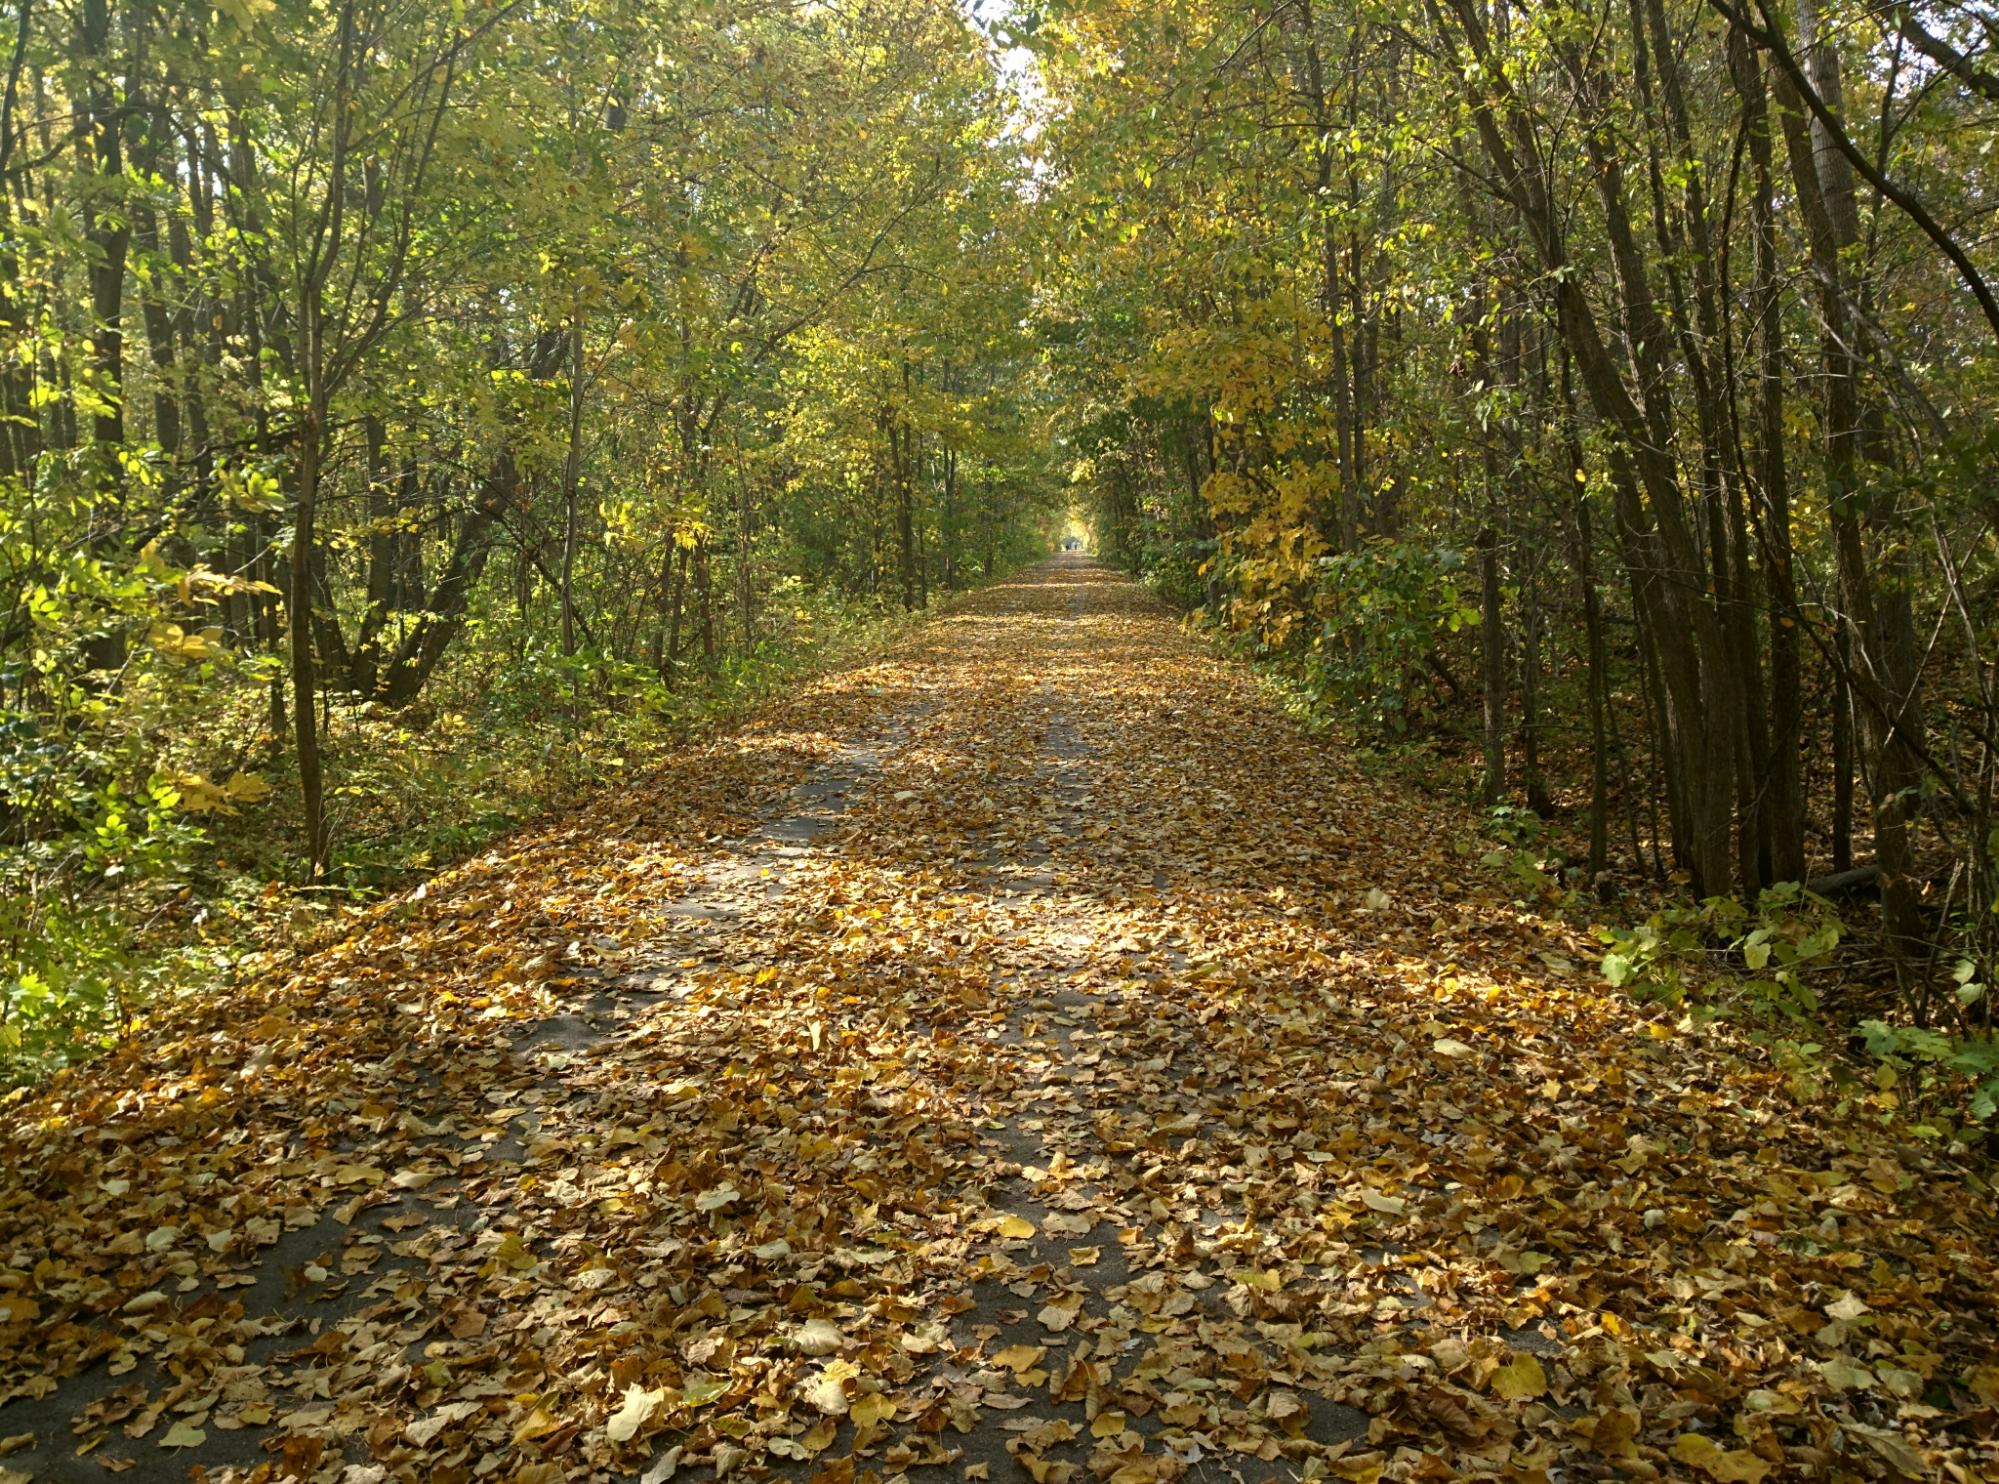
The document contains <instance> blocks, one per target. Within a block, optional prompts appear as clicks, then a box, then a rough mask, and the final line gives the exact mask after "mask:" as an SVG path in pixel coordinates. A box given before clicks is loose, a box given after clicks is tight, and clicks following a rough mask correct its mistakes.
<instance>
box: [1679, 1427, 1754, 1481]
mask: <svg viewBox="0 0 1999 1484" xmlns="http://www.w3.org/2000/svg"><path fill="white" fill-rule="evenodd" d="M1673 1457H1675V1458H1677V1459H1678V1460H1679V1461H1680V1462H1681V1463H1690V1464H1692V1465H1693V1466H1694V1467H1695V1468H1697V1469H1699V1470H1701V1472H1703V1473H1705V1474H1706V1475H1708V1477H1709V1478H1712V1479H1719V1480H1721V1481H1722V1484H1760V1481H1761V1480H1762V1478H1763V1476H1764V1475H1765V1474H1768V1473H1769V1472H1770V1465H1769V1463H1767V1462H1766V1461H1765V1460H1763V1459H1761V1458H1758V1457H1757V1456H1756V1455H1755V1454H1754V1453H1751V1452H1749V1451H1748V1450H1747V1449H1741V1448H1738V1449H1726V1448H1723V1447H1722V1446H1721V1445H1720V1444H1719V1443H1717V1442H1715V1440H1714V1439H1713V1438H1710V1437H1707V1436H1706V1435H1705V1434H1702V1433H1697V1432H1683V1433H1681V1434H1680V1435H1679V1437H1677V1438H1676V1439H1674V1440H1673Z"/></svg>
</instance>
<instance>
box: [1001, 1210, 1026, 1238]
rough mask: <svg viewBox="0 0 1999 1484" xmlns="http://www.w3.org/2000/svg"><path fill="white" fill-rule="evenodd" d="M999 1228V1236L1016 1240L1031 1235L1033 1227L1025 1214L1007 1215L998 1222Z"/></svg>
mask: <svg viewBox="0 0 1999 1484" xmlns="http://www.w3.org/2000/svg"><path fill="white" fill-rule="evenodd" d="M999 1230H1000V1235H1001V1236H1003V1237H1006V1238H1007V1239H1009V1240H1010V1241H1018V1240H1020V1239H1022V1238H1025V1237H1031V1236H1033V1235H1034V1231H1035V1227H1034V1223H1033V1222H1031V1221H1029V1220H1028V1219H1027V1218H1026V1217H1025V1216H1009V1217H1007V1218H1006V1219H1005V1220H1004V1221H1002V1222H1000V1226H999Z"/></svg>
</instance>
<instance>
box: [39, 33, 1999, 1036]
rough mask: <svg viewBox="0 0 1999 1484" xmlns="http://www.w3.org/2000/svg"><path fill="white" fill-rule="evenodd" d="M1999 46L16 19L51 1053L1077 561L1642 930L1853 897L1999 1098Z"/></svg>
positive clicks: (1971, 40)
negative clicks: (267, 936)
mask: <svg viewBox="0 0 1999 1484" xmlns="http://www.w3.org/2000/svg"><path fill="white" fill-rule="evenodd" d="M1995 27H1999V20H1995V17H1994V16H1993V15H1992V14H1991V13H1990V12H1988V11H1986V10H1984V9H1982V8H1979V7H1976V6H1970V5H1964V6H1960V5H1956V4H1945V3H1940V4H1935V5H1923V6H1918V5H1914V4H1910V3H1901V0H1888V3H1881V4H1875V5H1870V6H1861V5H1854V4H1846V3H1843V0H1794V3H1793V4H1792V5H1791V6H1789V7H1786V6H1785V5H1784V4H1782V3H1781V0H1701V3H1694V0H1518V3H1499V4H1488V3H1485V0H1385V3H1384V0H1271V3H1263V0H1255V3H1245V4H1240V5H1234V4H1192V3H1176V0H1149V3H1140V0H1056V3H1051V4H1048V5H1046V6H1041V7H1034V8H1027V9H1022V10H1021V11H1020V12H1018V13H1007V12H1004V11H1002V10H998V9H992V8H982V9H980V10H979V11H977V12H976V13H969V12H963V11H961V10H959V9H958V8H956V7H954V6H952V5H950V4H945V3H941V0H861V3H857V4H854V5H847V6H843V5H828V4H820V3H815V0H743V3H728V4H724V3H713V4H710V3H697V4H688V5H671V6H666V5H655V4H647V3H642V0H561V3H548V0H462V3H454V4H451V5H420V6H409V5H403V4H398V3H385V0H313V3H306V0H215V3H213V4H210V3H178V0H173V3H169V0H131V3H118V4H114V3H112V0H72V3H67V4H55V3H49V0H12V3H10V4H9V5H8V6H7V7H6V14H5V25H4V28H0V30H4V35H5V42H4V56H5V60H4V79H0V88H4V92H0V185H4V190H0V570H4V573H5V589H4V598H5V602H6V609H5V613H4V616H0V871H4V877H5V879H4V887H5V907H4V920H0V943H4V944H5V951H6V954H7V977H8V980H9V984H10V988H9V990H8V995H9V1003H8V1012H7V1016H6V1019H5V1022H4V1025H5V1031H4V1034H5V1036H6V1037H7V1038H8V1043H9V1048H10V1050H13V1051H19V1050H21V1049H22V1048H23V1047H24V1046H27V1045H28V1043H30V1042H32V1041H33V1039H34V1037H35V1036H36V1035H37V1034H39V1032H38V1031H37V1030H36V1024H37V1021H36V1016H37V1015H38V1014H44V1013H47V1012H48V1010H49V1007H50V1006H51V1005H54V1004H56V1003H57V1002H62V1003H74V1004H81V1005H85V1006H89V1007H93V1008H94V1009H95V1010H97V1011H100V1012H101V1011H103V1009H104V1007H105V1006H106V1005H107V1004H110V1003H112V1002H113V1001H116V1000H117V999H118V998H119V997H120V996H121V995H125V994H129V993H131V992H132V990H131V986H132V985H133V984H134V983H135V982H137V981H139V980H142V979H144V977H145V976H146V974H148V973H152V972H156V971H158V970H157V960H156V958H155V957H149V956H148V953H147V951H146V948H145V945H146V943H147V942H148V941H149V940H148V939H147V938H146V934H147V933H149V932H152V931H153V930H154V929H156V928H158V927H159V926H160V925H161V924H162V923H171V922H175V921H184V920H185V919H187V918H188V917H189V916H190V915H199V914H204V913H207V912H209V911H210V910H211V908H213V907H214V906H215V904H217V903H235V904H240V903H241V902H243V901H244V900H245V899H246V898H248V897H254V896H256V895H257V893H258V891H260V890H261V889H262V888H263V886H264V885H265V884H266V883H270V882H277V881H283V882H288V883H293V884H296V883H299V882H304V883H306V884H308V885H311V886H315V887H316V888H317V887H322V886H331V887H335V888H342V889H344V888H346V887H353V886H362V887H365V886H367V885H368V884H370V883H371V881H372V880H373V879H374V878H373V877H371V871H374V870H375V868H376V867H377V866H381V867H382V872H383V876H384V879H399V878H396V877H395V874H394V873H395V870H396V869H400V868H401V867H404V866H407V865H409V864H411V862H410V861H409V860H408V859H399V860H395V861H389V862H387V863H386V864H384V863H383V862H381V861H379V860H377V859H376V858H375V857H376V856H379V855H380V854H381V853H382V851H383V849H384V848H385V847H384V845H383V842H384V841H385V840H389V839H393V838H396V837H398V836H408V835H409V834H410V833H411V832H412V830H413V829H415V827H414V826H413V824H412V819H413V818H415V817H416V816H417V815H419V814H422V812H423V810H424V809H425V808H426V807H429V806H434V808H432V813H433V814H435V815H436V816H437V818H438V819H441V820H442V821H443V823H441V824H436V826H435V828H430V827H429V826H428V825H426V826H425V828H424V829H415V833H416V834H418V835H420V836H422V839H423V845H424V852H425V854H424V858H425V859H429V858H431V857H432V856H433V855H435V856H437V857H440V858H441V857H444V856H448V855H449V854H450V852H451V851H452V850H453V849H462V848H465V847H466V846H468V845H470V844H471V843H475V842H476V841H477V840H478V839H481V838H484V834H482V831H484V832H486V833H490V832H491V830H492V829H495V828H498V827H500V826H501V825H504V823H505V822H506V820H507V818H509V817H511V816H510V815H509V813H508V809H507V808H498V809H491V810H487V811H486V812H484V813H479V812H478V811H476V810H473V811H469V812H468V811H467V810H466V809H464V808H457V809H456V812H454V806H455V805H463V804H464V802H465V801H466V800H468V799H469V800H473V801H475V802H476V801H478V800H480V799H483V798H485V797H486V793H490V792H491V790H490V788H488V785H489V784H490V782H491V778H490V770H491V769H492V768H495V767H498V768H514V769H516V770H517V771H520V772H523V773H535V772H536V770H537V769H542V770H544V771H546V769H547V768H548V767H549V765H550V759H551V758H552V757H555V756H556V755H558V754H560V755H562V756H564V757H569V758H571V759H572V765H574V763H573V759H574V758H575V757H576V756H577V755H588V756H589V757H590V758H591V759H593V762H592V764H591V766H598V765H601V764H602V763H603V761H604V759H606V758H607V757H610V756H611V755H613V754H617V753H620V752H621V751H622V750H623V748H624V745H625V743H626V742H627V741H629V740H631V732H630V730H629V728H630V727H631V725H633V724H634V719H635V718H658V717H661V716H665V717H668V718H671V719H675V720H685V719H687V718H689V717H698V716H701V715H704V714H707V713H708V712H709V711H711V710H713V709H714V708H716V707H717V706H719V705H721V704H723V702H724V701H725V700H726V699H727V698H729V697H732V696H739V695H741V694H744V693H747V692H748V691H751V690H753V689H754V688H755V686H756V685H757V684H759V683H763V682H765V681H767V680H768V679H769V678H770V677H771V676H772V675H781V674H783V673H789V672H788V670H787V668H786V667H787V666H791V665H794V664H797V663H800V662H802V661H801V660H800V656H801V655H805V656H809V655H810V654H812V653H826V652H830V650H831V649H833V648H834V647H836V646H837V643H838V642H840V641H841V640H842V637H843V636H845V637H852V636H853V635H855V634H857V633H860V632H862V631H863V630H864V629H865V625H866V624H867V623H868V622H871V621H875V619H876V618H878V617H879V616H880V615H884V614H894V613H899V612H908V611H913V610H917V609H921V608H924V607H926V606H927V605H929V604H930V603H931V602H933V601H934V600H935V599H937V598H939V597H940V596H942V595H945V594H948V593H950V592H952V591H954V590H958V589H961V588H964V587H966V586H969V585H972V584H975V583H977V582H979V581H981V580H984V579H986V578H989V577H991V576H993V575H995V574H996V573H999V572H1002V571H1004V570H1006V569H1008V568H1010V567H1012V566H1015V565H1017V564H1019V563H1020V562H1021V561H1023V560H1026V559H1028V558H1031V557H1034V556H1036V555H1039V554H1041V553H1045V552H1047V551H1049V550H1052V549H1053V548H1054V547H1055V545H1056V544H1057V543H1058V540H1059V537H1060V532H1061V530H1062V526H1061V521H1062V518H1063V512H1064V510H1065V509H1068V508H1073V509H1075V510H1077V511H1079V512H1081V514H1082V516H1083V518H1084V519H1085V520H1086V522H1087V524H1088V526H1089V528H1090V530H1091V532H1092V533H1093V540H1094V544H1095V548H1096V551H1097V553H1098V554H1099V556H1100V557H1102V558H1103V559H1104V560H1106V561H1110V562H1115V563H1117V564H1120V565H1123V566H1125V567H1127V568H1128V569H1130V570H1132V571H1133V572H1135V573H1140V574H1143V575H1144V576H1145V577H1147V578H1148V580H1150V581H1151V582H1152V583H1153V584H1154V585H1155V587H1156V588H1157V589H1158V590H1159V591H1160V592H1162V593H1163V594H1165V595H1166V596H1167V597H1169V598H1170V599H1172V600H1174V601H1176V602H1177V603H1179V604H1180V605H1181V606H1182V607H1184V608H1186V609H1188V610H1190V611H1192V612H1193V613H1195V614H1196V616H1197V618H1198V620H1199V621H1201V622H1205V623H1207V624H1209V625H1212V626H1213V627H1214V628H1216V629H1217V630H1219V631H1221V632H1222V633H1224V634H1225V635H1227V636H1229V638H1230V639H1231V641H1232V642H1235V643H1238V644H1241V645H1242V646H1244V647H1246V648H1248V649H1249V650H1251V651H1253V652H1254V653H1255V654H1256V655H1257V656H1259V657H1260V658H1262V659H1264V660H1266V661H1268V662H1269V663H1270V665H1271V667H1272V669H1273V671H1274V672H1275V673H1278V674H1281V675H1283V676H1284V677H1285V678H1286V679H1287V681H1288V683H1289V684H1290V685H1291V686H1292V687H1293V688H1294V690H1295V693H1296V694H1297V695H1298V696H1300V697H1301V698H1302V699H1303V701H1304V703H1305V704H1307V705H1308V706H1310V707H1311V708H1313V709H1315V710H1316V711H1317V712H1318V713H1319V714H1321V715H1322V716H1326V717H1329V718H1334V719H1337V720H1339V721H1340V722H1341V723H1343V724H1344V725H1346V726H1347V727H1349V728H1350V729H1352V732H1353V733H1354V734H1355V735H1358V736H1359V737H1361V738H1363V739H1366V740H1370V741H1374V742H1384V743H1408V742H1422V743H1427V744H1437V745H1441V746H1443V747H1444V748H1445V749H1446V751H1447V752H1448V750H1449V749H1450V748H1451V747H1453V746H1456V747H1457V749H1458V753H1459V754H1460V755H1461V756H1463V757H1464V758H1465V759H1466V760H1467V764H1468V765H1467V769H1466V771H1467V774H1468V776H1469V777H1470V780H1471V781H1470V784H1469V791H1470V792H1472V793H1473V794H1475V795H1476V796H1477V797H1478V798H1480V799H1482V800H1483V801H1484V802H1485V803H1486V804H1488V805H1491V806H1494V807H1495V808H1498V809H1500V810H1501V811H1502V812H1506V811H1510V813H1509V816H1508V817H1520V818H1525V817H1527V816H1532V817H1533V819H1535V820H1537V821H1540V820H1546V821H1549V822H1551V823H1552V824H1553V825H1554V826H1555V827H1557V828H1558V829H1560V830H1563V831H1566V832H1568V835H1569V837H1570V838H1571V839H1572V840H1573V841H1574V842H1575V843H1574V846H1573V849H1572V851H1571V852H1570V858H1569V864H1570V866H1571V867H1572V869H1571V872H1570V875H1569V878H1568V879H1569V880H1570V881H1571V882H1572V883H1573V884H1575V885H1576V886H1577V887H1578V888H1579V890H1580V891H1582V892H1584V893H1597V894H1601V895H1604V896H1609V895H1611V894H1612V893H1614V892H1616V891H1618V890H1620V889H1622V888H1621V886H1620V883H1628V882H1632V881H1638V880H1642V879H1643V878H1646V877H1651V878H1653V879H1655V880H1661V881H1664V880H1667V879H1668V878H1671V879H1673V880H1675V881H1676V882H1677V883H1678V884H1680V885H1683V886H1684V887H1685V889H1686V892H1687V893H1688V894H1689V896H1690V897H1691V898H1693V899H1700V898H1723V897H1727V898H1733V899H1735V900H1737V901H1740V902H1742V903H1744V904H1746V906H1745V910H1747V906H1748V905H1751V904H1754V903H1756V902H1757V901H1758V899H1759V895H1760V894H1763V893H1765V892H1767V891H1768V890H1770V889H1771V888H1774V887H1778V886H1780V885H1781V884H1783V883H1811V884H1812V885H1813V886H1814V887H1815V888H1816V889H1817V890H1818V891H1819V893H1820V894H1821V895H1822V896H1825V897H1827V898H1829V899H1832V900H1834V901H1835V902H1837V903H1838V904H1839V906H1840V908H1841V910H1848V908H1849V905H1850V906H1851V908H1852V909H1855V910H1857V911H1858V912H1859V913H1861V914H1863V915H1865V917H1866V918H1867V920H1868V921H1869V922H1870V924H1871V923H1873V922H1875V921H1876V920H1877V919H1878V927H1879V931H1878V933H1876V934H1875V935H1874V936H1875V937H1876V938H1877V939H1878V942H1879V945H1880V955H1879V964H1880V965H1881V966H1882V970H1881V972H1882V974H1883V975H1884V976H1885V977H1886V978H1888V979H1891V980H1892V981H1893V983H1894V984H1895V985H1896V987H1897V993H1898V996H1899V1002H1900V1007H1901V1011H1902V1016H1901V1019H1902V1021H1903V1023H1906V1024H1908V1025H1911V1026H1914V1027H1917V1028H1935V1029H1937V1030H1941V1031H1948V1032H1950V1033H1952V1034H1954V1035H1961V1036H1965V1037H1973V1038H1975V1037H1976V1036H1977V1035H1978V1034H1980V1033H1981V1031H1982V1029H1983V1028H1985V1027H1987V1026H1988V1024H1989V1022H1988V1019H1987V1017H1988V1015H1989V1010H1988V1006H1989V1000H1988V999H1986V997H1985V996H1984V994H1983V991H1982V986H1983V985H1984V984H1985V983H1987V982H1989V979H1990V971H1991V968H1992V956H1993V949H1994V941H1995V926H1996V925H1999V919H1995V915H1994V908H1995V904H1999V877H1995V850H1999V833H1995V823H1994V816H1993V792H1994V784H1995V778H1999V755H1995V746H1999V694H1995V689H1994V687H1995V677H1994V671H1993V663H1992V648H1993V645H1994V642H1995V639H1999V547H1996V546H1995V538H1996V537H1999V499H1995V494H1994V489H1995V486H1994V483H1993V474H1992V465H1991V463H1990V462H1989V460H1990V459H1991V457H1992V448H1993V436H1992V427H1993V423H1992V412H1993V409H1994V404H1995V399H1999V384H1996V383H1995V372H1999V299H1995V293H1994V290H1993V288H1992V286H1991V284H1990V282H1989V275H1990V274H1991V273H1992V272H1993V271H1994V270H1995V269H1996V268H1999V256H1996V255H1995V253H1994V251H1993V249H1992V246H1991V236H1992V233H1991V215H1992V209H1993V206H1994V204H1995V198H1994V184H1993V181H1992V179H1991V171H1992V164H1991V154H1990V151H1991V145H1992V142H1993V140H1994V138H1995V137H1999V135H1995V132H1994V123H1995V110H1999V65H1995V63H1994V61H1993V56H1992V52H1993V48H1994V45H1995V41H1999V31H1995ZM410 759H420V760H427V761H426V762H425V766H427V767H428V769H429V771H428V772H424V771H422V770H421V769H419V768H418V767H417V765H416V764H415V763H413V762H409V760H410ZM496 760H497V761H496ZM405 763H406V764H408V765H407V766H403V764H405ZM482 768H485V769H487V770H488V771H486V772H482V771H481V769H482ZM585 771H586V772H587V771H588V768H585ZM601 771H602V770H601V766H599V767H598V772H599V773H601ZM565 776H566V775H565ZM593 776H596V775H593ZM482 789H484V790H486V793H482ZM515 803H516V804H519V807H521V808H525V807H527V806H526V805H525V804H524V803H520V801H518V800H516V801H515ZM509 807H513V806H511V805H510V806H509ZM423 818H424V819H426V820H428V819H430V815H423ZM1538 827H1539V826H1538V825H1537V826H1536V828H1538ZM307 899H308V900H311V898H310V897H308V898H307ZM1791 899H1792V900H1798V898H1797V896H1796V892H1795V889H1793V890H1792V898H1791ZM230 910H231V911H234V910H236V909H235V907H231V908H230ZM158 972H164V971H158ZM56 1018H60V1017H56ZM50 1034H51V1035H53V1036H58V1037H59V1036H60V1034H61V1033H60V1031H59V1030H58V1031H51V1032H50ZM1967 1044H1968V1043H1967ZM1987 1044H1988V1045H1989V1042H1988V1043H1987Z"/></svg>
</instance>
